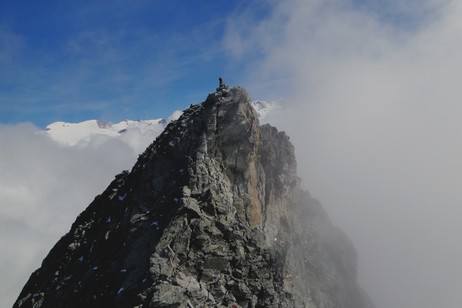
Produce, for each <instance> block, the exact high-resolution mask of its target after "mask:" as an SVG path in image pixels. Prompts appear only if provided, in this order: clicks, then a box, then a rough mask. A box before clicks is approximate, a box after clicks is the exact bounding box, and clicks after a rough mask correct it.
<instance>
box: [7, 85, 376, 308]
mask: <svg viewBox="0 0 462 308" xmlns="http://www.w3.org/2000/svg"><path fill="white" fill-rule="evenodd" d="M50 306H52V307H54V306H56V307H83V306H90V307H351V308H353V307H355V308H358V307H359V308H361V307H372V304H370V303H369V302H368V300H367V297H366V296H364V295H363V294H362V292H361V290H360V288H359V286H358V285H357V283H356V255H355V250H354V248H353V246H352V244H351V243H350V242H349V240H348V239H347V238H346V236H345V235H344V234H343V233H342V232H341V231H340V230H338V229H337V228H335V227H334V226H332V224H331V223H330V221H329V219H328V217H327V215H326V214H325V212H324V211H323V210H322V208H321V206H320V204H319V203H318V202H317V201H316V200H314V199H312V198H311V197H310V196H309V194H308V193H307V192H304V191H302V190H301V189H300V188H299V180H298V178H297V176H296V161H295V156H294V149H293V146H292V144H291V143H290V141H289V138H288V136H287V135H286V134H285V133H283V132H278V131H277V129H275V128H274V127H271V126H270V125H263V126H260V124H259V121H258V117H257V114H256V112H255V110H254V108H252V106H251V105H250V100H249V97H248V95H247V93H246V91H245V90H244V89H243V88H240V87H231V88H229V87H227V86H222V87H220V88H218V89H217V91H216V92H214V93H211V94H209V95H208V97H207V99H206V100H205V101H204V102H203V103H201V104H198V105H191V107H190V108H189V109H187V110H185V111H184V113H183V115H182V116H181V117H180V118H179V119H178V120H176V121H174V122H172V123H170V124H169V125H168V126H167V127H166V129H165V130H164V132H163V133H162V134H161V135H160V136H159V137H158V138H157V139H156V140H155V141H154V142H153V143H152V144H151V145H150V146H149V147H148V148H147V149H146V150H145V152H144V153H142V154H141V155H140V157H139V159H138V161H137V162H136V164H135V166H134V167H133V169H132V170H131V171H130V172H128V171H124V172H122V173H121V174H119V175H117V176H116V178H115V180H114V181H113V182H112V183H111V184H110V185H109V187H108V188H107V189H106V190H105V191H104V192H103V193H102V194H101V195H99V196H97V197H96V198H95V200H94V201H93V202H92V203H91V204H90V205H89V206H88V208H87V209H86V210H85V211H84V212H82V213H81V214H80V215H79V217H78V218H77V219H76V221H75V223H74V224H73V225H72V227H71V230H70V231H69V233H67V234H66V235H65V236H63V238H62V239H61V240H60V241H58V243H57V244H56V245H55V247H54V248H53V249H52V250H51V251H50V253H49V255H48V256H47V257H46V258H45V259H44V261H43V264H42V266H41V268H39V269H38V270H37V271H36V272H34V273H33V274H32V275H31V277H30V279H29V281H28V282H27V284H26V285H25V286H24V289H23V290H22V292H21V294H20V295H19V298H18V300H17V301H16V303H15V307H50Z"/></svg>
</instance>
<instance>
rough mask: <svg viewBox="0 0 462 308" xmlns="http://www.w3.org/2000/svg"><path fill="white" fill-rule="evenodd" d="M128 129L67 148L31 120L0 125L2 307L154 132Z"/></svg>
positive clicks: (129, 165) (0, 265)
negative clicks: (121, 134) (150, 133)
mask: <svg viewBox="0 0 462 308" xmlns="http://www.w3.org/2000/svg"><path fill="white" fill-rule="evenodd" d="M129 133H130V135H127V136H124V138H119V139H115V138H110V137H106V136H94V137H93V138H92V139H91V140H89V141H88V142H87V143H86V144H85V145H83V146H76V147H66V146H60V145H59V144H58V143H56V142H54V141H52V140H51V139H50V138H49V137H48V136H46V135H45V133H44V132H43V131H41V130H39V129H38V128H36V127H35V126H33V125H32V124H17V125H8V126H0V144H1V145H2V146H1V147H2V150H1V151H0V170H1V172H0V197H1V207H0V245H1V247H0V260H1V262H0V272H1V273H2V277H3V279H2V280H1V282H0V306H1V307H9V306H11V305H12V304H13V301H14V300H15V299H16V297H17V296H18V295H19V292H20V290H21V288H22V286H23V285H24V284H25V282H26V281H27V279H28V278H29V275H30V274H31V273H32V272H33V271H34V270H35V269H37V268H38V267H39V266H40V262H41V260H43V258H44V257H45V256H46V254H47V253H48V251H49V250H50V249H51V248H52V246H53V245H54V244H55V243H56V241H57V240H58V239H59V238H60V237H61V236H62V235H64V234H65V233H66V232H67V231H68V230H69V228H70V226H71V224H72V222H73V221H74V220H75V218H76V217H77V215H78V214H79V213H80V212H81V211H83V210H84V209H85V208H86V206H87V205H88V204H89V203H90V202H91V201H92V200H93V198H94V197H95V196H96V195H97V194H99V193H101V192H102V191H103V190H104V189H105V188H106V187H107V185H108V184H109V183H110V181H112V179H113V178H114V176H115V175H116V174H118V173H120V172H121V171H122V170H124V169H131V167H132V165H133V164H134V162H135V160H136V158H137V156H138V154H139V153H140V152H141V151H142V150H140V149H144V148H145V147H146V146H147V145H148V144H149V143H150V142H151V141H152V140H153V139H154V138H155V137H156V136H145V135H143V134H142V133H141V132H134V131H130V132H129Z"/></svg>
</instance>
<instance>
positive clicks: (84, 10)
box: [0, 1, 265, 126]
mask: <svg viewBox="0 0 462 308" xmlns="http://www.w3.org/2000/svg"><path fill="white" fill-rule="evenodd" d="M244 6H245V7H248V5H245V4H244V2H242V1H200V2H195V1H194V2H193V1H110V2H108V1H78V2H76V1H2V2H1V4H0V46H1V47H0V65H1V67H2V69H1V72H0V122H1V123H16V122H22V121H31V122H33V123H35V124H36V125H38V126H45V125H46V124H49V123H50V122H53V121H56V120H64V121H81V120H85V119H90V118H98V119H104V120H109V121H119V120H122V119H124V118H130V119H139V118H141V119H145V118H152V117H156V116H163V117H165V116H168V115H170V113H171V112H173V111H174V110H175V109H184V108H185V107H186V106H188V105H189V104H190V103H195V102H199V101H202V100H203V99H204V98H205V96H206V95H207V93H209V92H211V91H213V90H214V88H215V87H216V85H217V78H218V76H219V75H223V77H224V78H225V81H226V82H229V83H232V84H235V83H239V82H240V81H241V80H240V76H239V75H240V72H239V71H240V69H241V68H242V66H240V67H239V69H238V68H237V67H236V66H235V65H237V64H239V63H238V62H240V61H241V60H239V61H232V60H231V59H230V58H229V57H227V55H226V52H225V51H224V50H223V46H222V37H223V33H224V31H225V27H226V24H227V23H228V22H229V18H230V16H232V14H234V12H236V11H239V10H242V9H245V8H244ZM264 11H265V7H264V5H263V4H262V5H254V6H253V8H252V14H253V16H258V15H263V14H264ZM230 60H231V61H230ZM235 60H236V59H235Z"/></svg>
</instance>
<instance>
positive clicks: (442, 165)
mask: <svg viewBox="0 0 462 308" xmlns="http://www.w3.org/2000/svg"><path fill="white" fill-rule="evenodd" d="M359 2H360V1H358V3H356V4H354V3H349V4H345V3H347V2H341V1H288V2H284V4H278V3H275V4H274V6H273V7H272V11H271V13H270V14H268V16H267V18H264V19H263V20H259V21H258V20H257V21H255V19H252V18H247V16H241V18H243V20H241V22H240V23H239V24H241V25H245V29H244V26H242V28H240V26H238V25H236V24H235V23H233V24H230V26H229V28H228V35H227V37H226V40H225V44H226V45H227V46H229V53H230V54H231V55H232V56H235V57H247V56H248V55H247V54H246V53H248V51H249V50H252V49H251V48H250V46H254V48H255V46H257V48H258V49H259V50H260V52H261V53H262V55H263V56H262V57H261V58H260V60H259V61H257V62H256V63H255V64H254V66H253V68H252V70H250V71H249V72H248V76H249V80H253V79H256V80H262V79H265V78H267V77H266V76H272V78H274V79H276V80H280V79H283V78H285V79H286V80H288V81H289V82H288V83H287V84H288V85H287V89H288V90H287V91H286V92H285V95H286V98H285V100H286V102H287V105H286V108H285V111H284V112H281V113H278V114H273V119H272V122H273V123H275V124H276V125H277V126H278V127H280V128H282V129H284V130H286V131H288V133H289V135H290V136H291V139H292V141H293V142H294V144H295V147H296V151H297V158H298V162H299V173H300V175H301V177H302V178H303V179H304V183H305V184H304V185H305V187H307V188H308V189H309V190H310V192H311V193H312V194H313V195H314V196H315V197H316V198H318V199H319V200H320V201H321V203H323V204H324V206H325V208H326V209H327V211H328V213H329V215H330V216H331V217H332V219H333V221H334V222H335V223H336V224H337V225H339V226H340V227H341V228H342V229H343V230H345V231H346V232H347V233H348V235H349V236H350V237H351V238H352V240H353V242H354V243H355V245H356V246H357V249H358V252H359V279H360V282H361V284H362V285H363V286H364V288H365V289H366V291H367V292H368V293H369V294H370V296H371V297H372V299H373V300H374V301H375V302H376V304H377V307H378V308H386V307H398V308H405V307H428V308H431V307H454V308H455V307H458V305H460V302H462V295H461V294H460V292H459V291H458V290H461V288H462V284H461V282H460V279H459V278H458V277H460V276H461V275H462V267H461V266H460V264H459V261H458V260H460V259H461V257H462V248H461V247H460V245H458V244H457V243H458V237H459V236H460V234H461V233H462V225H461V224H460V222H459V221H460V219H461V218H462V210H460V204H462V197H461V195H460V189H461V183H462V174H461V172H460V170H462V169H461V167H462V163H461V160H460V157H461V155H462V142H461V138H460V132H461V131H462V121H461V120H460V117H461V115H462V104H460V102H461V101H462V92H461V91H460V84H461V82H462V73H461V72H462V52H461V51H462V39H461V38H462V37H461V33H462V22H461V20H462V19H461V17H462V5H461V4H460V3H459V2H455V1H423V2H419V7H416V6H415V5H411V3H410V2H408V1H391V3H392V4H394V6H393V7H389V9H390V10H396V9H397V8H399V9H400V12H402V14H404V15H403V16H407V17H408V20H404V21H402V22H397V21H396V20H391V19H390V17H389V16H384V15H381V14H382V13H383V12H378V11H374V8H373V7H365V6H361V5H360V3H359ZM390 5H391V4H390ZM410 13H412V14H410ZM406 14H408V15H406ZM255 89H256V90H258V87H255Z"/></svg>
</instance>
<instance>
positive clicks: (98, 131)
mask: <svg viewBox="0 0 462 308" xmlns="http://www.w3.org/2000/svg"><path fill="white" fill-rule="evenodd" d="M252 106H253V107H254V108H255V110H256V111H257V113H258V115H259V118H260V120H263V119H264V118H265V117H266V116H267V115H268V114H269V113H270V112H271V111H273V110H274V109H276V108H279V104H277V103H276V102H266V101H261V100H259V101H254V102H252ZM181 114H182V112H181V111H175V112H174V113H173V114H172V115H171V116H170V117H169V118H168V119H162V118H160V119H155V120H138V121H133V120H124V121H122V122H119V123H116V124H112V123H108V122H104V121H100V120H88V121H83V122H80V123H67V122H54V123H51V124H50V125H48V126H47V128H46V133H47V135H48V136H49V137H50V138H51V139H52V140H54V141H56V142H58V143H60V144H62V145H67V146H75V145H86V144H88V143H89V142H90V141H91V140H92V139H93V138H95V137H98V136H105V137H120V136H123V135H126V134H127V133H131V132H138V133H140V134H141V135H144V136H146V135H149V136H151V138H152V139H153V138H155V137H156V136H157V135H159V134H160V133H161V132H162V131H163V130H164V128H165V127H166V126H167V124H168V123H169V122H170V121H172V120H176V119H177V118H179V117H180V116H181ZM152 139H151V140H152Z"/></svg>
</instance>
